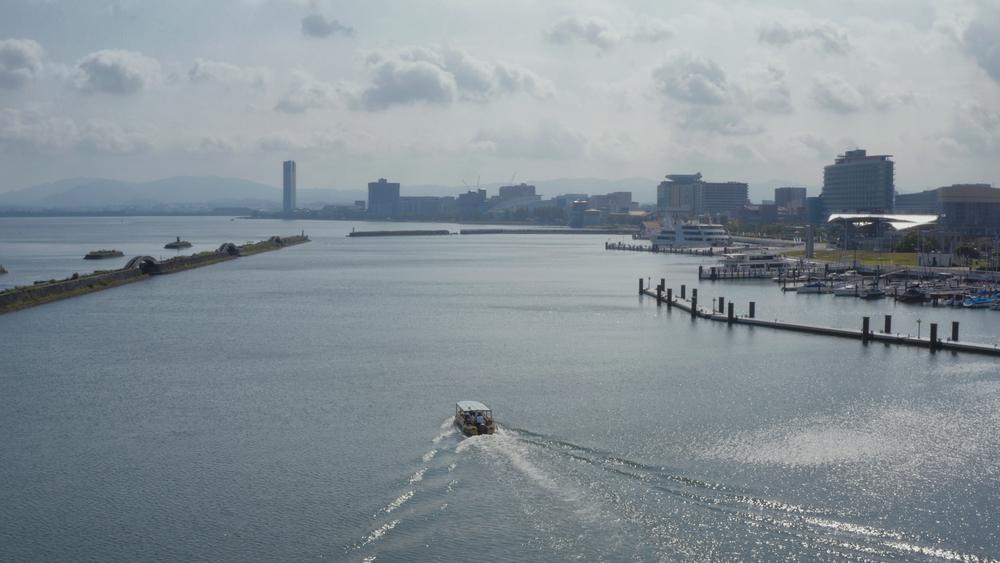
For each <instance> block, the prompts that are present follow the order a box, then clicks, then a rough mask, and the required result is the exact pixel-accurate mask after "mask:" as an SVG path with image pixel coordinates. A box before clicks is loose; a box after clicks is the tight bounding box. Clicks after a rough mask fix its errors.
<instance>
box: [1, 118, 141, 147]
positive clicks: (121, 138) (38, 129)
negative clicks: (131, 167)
mask: <svg viewBox="0 0 1000 563" xmlns="http://www.w3.org/2000/svg"><path fill="white" fill-rule="evenodd" d="M151 147H152V143H151V142H150V140H149V138H148V136H147V135H145V134H143V133H141V132H138V131H135V130H129V129H125V128H123V127H122V126H120V125H119V124H117V123H112V122H108V121H103V120H97V119H91V120H87V121H85V122H83V123H81V124H78V123H77V122H76V121H75V120H73V119H71V118H68V117H60V116H52V115H45V114H43V113H41V112H38V111H33V110H19V109H4V110H0V148H3V149H5V150H6V151H9V152H23V151H38V150H41V151H59V152H61V151H71V150H82V151H87V152H98V153H135V152H141V151H144V150H147V149H149V148H151Z"/></svg>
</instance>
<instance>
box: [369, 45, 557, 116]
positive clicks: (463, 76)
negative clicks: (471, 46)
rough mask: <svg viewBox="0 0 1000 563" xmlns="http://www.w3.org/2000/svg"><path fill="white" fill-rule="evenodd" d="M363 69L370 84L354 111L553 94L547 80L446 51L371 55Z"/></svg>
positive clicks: (415, 49)
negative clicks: (366, 68)
mask: <svg viewBox="0 0 1000 563" xmlns="http://www.w3.org/2000/svg"><path fill="white" fill-rule="evenodd" d="M368 64H369V66H371V68H372V82H371V84H369V85H368V86H367V87H366V88H364V89H363V91H362V92H361V93H360V95H359V96H358V97H357V99H356V101H355V106H356V107H359V108H361V109H365V110H368V111H379V110H384V109H387V108H389V107H392V106H396V105H407V104H413V103H428V104H435V105H447V104H450V103H452V102H454V101H456V100H466V101H473V102H487V101H490V100H493V99H495V98H497V97H499V96H501V95H509V94H516V93H520V92H524V93H526V94H529V95H531V96H534V97H536V98H546V97H549V96H551V95H552V91H553V88H552V86H551V84H550V83H549V82H548V81H546V80H544V79H542V78H541V77H539V76H538V75H536V74H534V73H533V72H531V71H529V70H527V69H524V68H522V67H519V66H516V65H510V64H506V63H500V62H487V61H483V60H479V59H476V58H474V57H472V56H471V55H469V54H468V53H466V52H464V51H462V50H459V49H455V48H451V47H445V48H442V49H440V50H436V49H431V48H427V47H412V48H409V49H406V50H403V51H400V52H398V53H394V54H383V53H378V52H376V53H372V54H371V55H369V57H368Z"/></svg>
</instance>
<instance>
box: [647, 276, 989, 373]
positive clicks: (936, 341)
mask: <svg viewBox="0 0 1000 563" xmlns="http://www.w3.org/2000/svg"><path fill="white" fill-rule="evenodd" d="M644 281H645V280H644V279H643V278H640V279H639V295H644V296H647V297H652V298H653V299H655V300H656V303H657V305H666V306H667V307H668V308H674V307H676V308H677V309H679V310H680V311H683V312H686V313H688V314H690V315H691V318H692V319H704V320H708V321H715V322H720V323H726V324H728V325H730V326H732V325H747V326H759V327H765V328H771V329H775V330H784V331H790V332H799V333H805V334H815V335H820V336H832V337H836V338H851V339H853V340H860V341H861V342H863V343H868V342H883V343H886V344H897V345H900V346H916V347H920V348H927V349H929V350H930V351H931V352H936V351H938V350H942V351H951V352H969V353H974V354H983V355H988V356H998V357H1000V347H998V346H997V345H995V344H993V345H990V344H977V343H970V342H960V341H959V328H960V327H959V323H958V321H954V322H952V323H951V327H950V329H951V333H950V338H947V339H941V338H939V336H938V335H939V334H940V333H939V331H938V328H939V327H938V324H937V323H930V330H929V332H930V334H929V337H928V338H919V337H914V336H904V335H901V334H898V333H896V334H893V333H892V316H891V315H885V318H884V325H883V330H882V331H881V332H879V331H875V330H872V324H871V317H862V318H861V319H860V321H861V323H860V324H861V329H860V330H852V329H846V328H833V327H825V326H818V325H811V324H804V323H790V322H784V321H779V320H771V321H769V320H763V319H758V318H756V316H757V315H756V313H757V311H756V303H754V302H753V301H751V302H750V303H749V307H748V313H747V314H746V315H737V314H736V310H735V306H734V304H733V303H732V302H729V303H726V300H725V298H724V297H720V298H719V299H718V300H717V301H714V302H713V307H712V309H711V310H706V309H703V308H702V307H699V306H698V290H697V289H691V296H690V299H688V298H687V295H686V290H687V288H686V286H683V285H682V286H681V289H680V296H679V297H675V296H674V293H673V288H667V287H666V282H665V280H663V279H662V278H661V279H660V284H658V285H657V286H656V288H653V289H650V288H646V287H644V286H643V283H644ZM716 303H717V306H716Z"/></svg>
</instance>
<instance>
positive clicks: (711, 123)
mask: <svg viewBox="0 0 1000 563" xmlns="http://www.w3.org/2000/svg"><path fill="white" fill-rule="evenodd" d="M677 125H678V126H679V127H680V128H681V129H688V130H696V131H705V132H709V133H717V134H719V135H730V136H738V135H756V134H758V133H762V132H763V131H764V128H763V127H761V126H760V125H758V124H755V123H750V122H748V121H747V119H746V117H745V116H744V113H743V112H741V111H738V110H736V109H733V108H730V107H693V108H689V109H688V110H687V111H683V112H681V113H680V114H678V115H677Z"/></svg>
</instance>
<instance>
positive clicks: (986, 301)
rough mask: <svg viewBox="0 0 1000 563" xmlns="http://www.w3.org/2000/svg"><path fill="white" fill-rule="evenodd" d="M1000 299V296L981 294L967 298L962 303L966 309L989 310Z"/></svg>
mask: <svg viewBox="0 0 1000 563" xmlns="http://www.w3.org/2000/svg"><path fill="white" fill-rule="evenodd" d="M998 297H1000V294H995V295H990V294H988V293H986V294H983V293H980V294H977V295H970V296H968V297H966V298H965V301H962V307H965V308H966V309H987V308H989V307H991V306H992V305H993V304H994V303H997V301H998V300H997V298H998Z"/></svg>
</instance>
